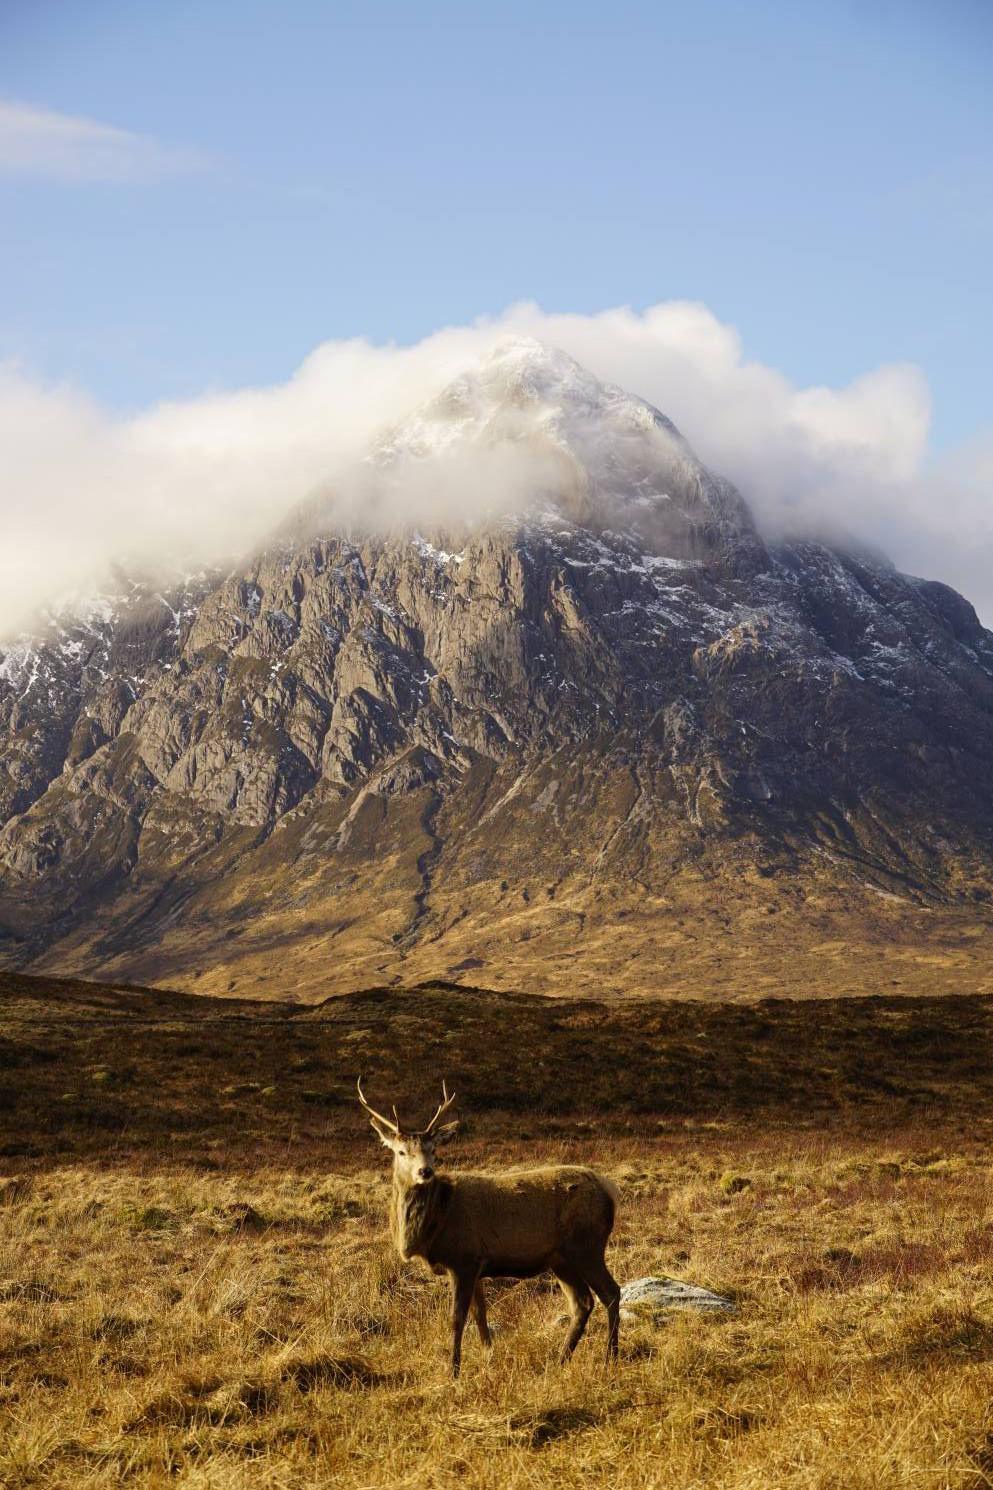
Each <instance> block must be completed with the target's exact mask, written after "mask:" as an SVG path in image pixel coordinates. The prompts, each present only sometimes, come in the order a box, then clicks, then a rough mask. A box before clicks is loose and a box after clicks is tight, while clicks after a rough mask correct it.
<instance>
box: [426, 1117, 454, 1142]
mask: <svg viewBox="0 0 993 1490" xmlns="http://www.w3.org/2000/svg"><path fill="white" fill-rule="evenodd" d="M458 1125H459V1120H458V1118H454V1119H453V1121H452V1122H450V1123H442V1125H441V1127H440V1128H435V1130H434V1132H433V1133H432V1134H431V1137H432V1138H433V1139H434V1141H435V1143H437V1142H438V1141H439V1140H441V1141H442V1142H443V1141H444V1140H445V1139H446V1138H451V1137H452V1136H453V1135H454V1133H455V1130H456V1128H457V1127H458Z"/></svg>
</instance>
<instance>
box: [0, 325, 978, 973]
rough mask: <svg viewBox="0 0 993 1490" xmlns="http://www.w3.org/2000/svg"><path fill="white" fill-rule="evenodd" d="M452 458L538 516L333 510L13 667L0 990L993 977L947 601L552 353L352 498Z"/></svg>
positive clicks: (431, 417)
mask: <svg viewBox="0 0 993 1490" xmlns="http://www.w3.org/2000/svg"><path fill="white" fill-rule="evenodd" d="M439 451H441V452H442V453H443V454H444V456H445V459H446V460H447V458H448V456H449V455H450V454H451V452H453V451H454V452H456V453H457V456H458V462H459V464H457V465H455V466H454V467H453V466H452V465H450V464H449V465H448V466H446V471H447V477H446V479H451V474H452V471H453V470H454V471H455V472H456V473H457V474H458V475H459V477H460V478H461V479H464V480H465V481H466V482H467V483H468V485H467V491H466V507H467V509H470V510H471V509H472V508H473V494H472V492H471V490H470V489H469V486H470V485H471V475H472V471H473V469H474V465H473V462H474V460H476V459H477V457H478V459H479V460H480V462H483V463H485V464H486V466H487V469H488V471H489V472H490V474H492V472H493V470H494V466H493V456H494V452H497V453H498V455H499V458H500V459H501V460H502V459H503V458H504V453H505V452H509V462H510V463H509V464H508V465H507V468H506V469H507V473H508V482H512V484H514V485H515V486H516V487H518V488H520V487H521V484H522V474H523V475H526V474H527V472H528V471H529V470H534V471H536V472H539V473H540V480H538V481H537V489H535V490H533V491H528V492H526V493H525V497H524V499H523V500H520V499H518V500H516V501H515V502H513V503H510V504H502V503H501V501H500V500H499V495H500V494H499V491H497V492H495V493H490V494H489V496H488V498H487V500H488V501H489V503H490V509H489V511H488V514H487V516H486V518H485V520H484V521H474V522H473V523H472V524H469V523H461V522H456V521H455V520H453V519H452V517H451V511H450V510H449V513H448V517H447V518H446V523H445V527H444V530H441V529H438V530H435V531H430V532H427V531H425V530H424V529H423V528H422V530H421V531H416V530H414V529H413V528H412V527H409V526H404V525H403V524H400V523H397V522H394V523H393V526H392V528H391V529H388V531H387V532H386V533H385V534H384V533H382V532H381V533H380V534H379V536H371V535H370V534H369V533H368V532H367V533H366V534H365V535H363V533H362V532H361V531H360V530H359V528H358V526H357V524H356V523H355V522H354V521H352V523H351V527H350V531H348V532H346V531H345V530H343V529H342V528H341V527H340V526H337V527H336V526H335V524H334V519H333V515H332V510H331V509H328V510H322V509H321V508H320V506H319V505H318V506H313V505H312V506H311V508H309V509H308V511H307V512H306V513H298V514H297V515H296V516H295V517H293V518H292V519H291V520H289V521H288V522H287V523H286V524H285V525H284V527H283V528H282V529H281V530H280V534H279V536H278V539H277V540H275V541H274V542H273V543H272V545H271V546H270V547H269V548H267V550H266V551H265V552H263V553H262V554H260V555H258V556H256V557H254V558H253V559H251V560H250V561H249V562H246V563H245V564H244V565H243V566H241V567H240V568H239V569H238V570H237V571H236V572H233V573H230V574H227V575H214V576H202V577H200V578H198V579H197V580H195V581H190V582H188V583H187V584H186V585H184V586H182V587H179V588H175V589H170V590H168V591H163V592H156V591H155V590H154V589H153V588H152V587H150V586H148V585H141V586H133V587H131V588H130V589H127V588H125V589H124V590H122V593H121V594H120V595H118V596H116V597H111V598H109V599H108V600H106V601H105V602H102V603H101V604H100V605H99V606H96V607H94V608H92V609H91V610H90V612H89V613H88V614H86V615H83V616H80V615H76V616H75V617H72V618H69V619H67V618H65V617H63V618H61V619H56V620H55V621H53V622H52V624H51V626H50V628H49V630H48V631H47V633H46V634H45V635H44V636H41V637H39V638H36V639H31V640H24V639H22V640H21V641H19V642H18V643H16V644H14V645H13V646H11V647H10V648H8V649H6V650H5V651H3V652H0V821H2V823H3V824H4V826H3V827H2V829H0V927H2V928H3V931H4V939H3V940H2V941H0V949H2V951H3V955H4V956H5V957H6V959H7V961H8V962H12V963H18V964H21V965H31V966H37V965H43V966H45V967H46V968H49V969H65V970H67V971H68V970H72V971H82V972H84V973H90V974H93V975H96V974H100V975H101V976H104V977H117V978H121V979H125V978H127V979H130V980H133V981H146V982H160V983H163V984H165V983H171V984H176V985H185V986H192V987H198V988H204V989H210V990H212V991H226V990H228V989H236V990H237V991H238V992H239V993H246V992H252V991H255V992H261V993H266V992H268V993H270V994H272V995H275V994H277V993H279V994H289V995H293V994H297V995H299V996H301V997H318V996H321V995H323V994H325V993H327V992H329V991H334V990H338V989H345V988H351V987H356V986H362V985H368V984H371V983H376V982H382V981H388V980H399V981H403V982H411V983H413V982H416V981H418V980H419V979H421V978H425V977H428V976H439V975H440V976H450V977H458V978H464V979H465V980H466V981H468V982H476V983H480V984H487V985H489V986H494V987H513V986H517V987H525V988H537V989H546V990H549V991H556V990H562V991H565V990H569V991H583V990H584V989H585V990H589V991H594V990H595V991H598V992H602V991H604V990H605V989H610V988H616V989H618V990H619V991H649V990H650V991H653V992H665V991H666V990H669V991H673V992H687V993H697V994H711V995H719V994H722V993H724V994H729V995H733V996H740V995H747V994H748V993H751V992H770V991H774V990H778V991H782V992H789V991H795V992H797V993H804V992H838V991H846V990H847V989H850V990H852V991H872V989H873V988H874V987H878V986H879V985H880V983H883V984H885V987H886V988H887V990H888V991H889V990H891V988H892V985H893V984H897V985H903V986H906V987H908V988H911V987H915V986H929V987H933V986H934V985H935V983H937V984H938V985H939V986H947V987H949V988H952V987H955V988H959V987H962V988H973V989H974V988H976V987H982V986H985V981H988V980H984V978H983V977H982V975H981V971H980V970H981V969H982V967H983V965H984V962H985V961H986V960H987V959H988V954H989V946H990V932H991V917H990V913H989V910H988V908H987V902H988V898H989V887H990V884H989V882H990V873H989V866H990V848H991V834H993V635H991V634H990V633H989V632H987V631H985V630H984V629H983V627H982V626H981V625H980V624H979V622H978V620H977V618H976V615H975V612H974V611H973V610H972V607H971V606H969V605H968V603H967V602H966V601H964V600H963V599H962V598H961V597H960V596H958V595H956V594H955V593H954V592H953V591H951V590H949V589H948V588H946V587H945V586H943V585H941V584H938V583H935V582H927V581H923V580H918V579H913V578H909V577H907V576H904V575H901V574H898V573H897V572H896V571H895V570H894V569H893V568H892V567H891V566H890V565H889V564H887V563H886V562H885V561H884V560H882V559H879V558H878V557H871V556H867V555H864V554H862V555H859V554H852V553H842V552H838V551H834V550H832V549H830V548H828V547H825V546H824V545H822V544H818V543H813V542H811V543H793V544H789V545H781V546H778V547H775V548H770V547H767V546H766V545H765V544H764V543H763V541H762V540H761V538H760V537H759V535H758V534H757V533H756V531H755V528H754V525H753V523H752V520H751V517H750V515H749V513H748V511H747V509H746V507H745V504H744V503H743V501H742V499H741V498H740V496H738V494H737V493H736V492H735V491H734V489H733V488H732V487H731V486H729V485H728V483H726V482H724V481H722V480H720V479H718V478H716V477H714V476H712V475H711V474H710V473H709V472H707V471H706V470H705V469H704V468H703V467H702V466H701V465H700V464H699V462H697V461H696V460H695V458H694V457H693V456H692V454H691V452H689V450H688V449H687V447H686V446H685V444H684V443H683V442H682V441H681V439H680V438H679V436H678V435H677V433H676V432H675V431H674V430H673V428H672V426H671V425H669V423H668V421H666V420H665V419H664V418H663V416H661V415H660V414H658V413H657V412H656V411H655V410H652V409H650V408H649V406H648V405H646V404H643V403H642V402H641V401H640V400H637V399H633V398H630V397H628V396H627V395H625V394H622V393H620V391H619V390H614V389H607V388H604V387H603V386H602V385H600V384H598V383H596V381H595V380H594V379H592V378H590V377H589V376H588V375H587V374H585V373H583V372H582V370H581V369H578V368H577V367H576V365H575V364H574V363H572V362H570V360H569V359H567V358H564V357H562V356H561V355H560V354H555V353H549V352H548V351H547V350H546V349H544V348H541V347H538V346H537V345H536V344H531V343H525V344H514V345H512V346H511V347H509V348H507V349H504V350H503V351H502V352H501V353H500V354H498V355H496V356H495V357H493V358H491V359H489V360H488V361H487V362H486V363H484V364H483V365H482V366H481V367H480V368H479V369H478V370H477V371H476V372H475V373H474V374H471V375H468V376H467V377H466V378H464V379H460V380H459V382H458V383H457V384H455V385H453V387H452V389H450V390H449V391H448V393H447V394H446V395H445V396H444V397H443V398H442V399H441V400H438V401H436V402H435V403H433V404H431V405H429V406H427V407H426V408H425V409H423V410H422V411H420V413H419V414H418V415H417V416H416V417H415V419H413V420H411V421H410V422H409V424H408V425H406V426H404V427H402V428H401V429H399V430H395V431H392V432H390V434H389V435H388V436H387V437H385V438H384V440H383V442H382V443H381V445H380V446H379V447H377V449H376V450H375V451H373V452H372V454H371V456H370V463H369V472H370V481H371V482H372V483H373V486H372V488H371V489H372V490H375V489H377V488H376V485H375V483H385V484H386V487H388V484H389V483H390V482H392V483H393V484H394V486H395V487H399V488H400V489H401V490H402V484H403V482H404V480H406V479H409V477H410V473H411V472H412V471H419V472H420V473H421V477H420V479H423V475H424V473H425V472H427V473H430V470H431V466H430V461H431V460H433V459H435V458H436V457H437V455H438V452H439ZM481 452H482V453H481ZM422 462H428V464H427V465H423V466H422V465H421V464H420V463H422ZM529 462H534V464H533V465H529ZM495 469H497V470H498V471H499V469H500V467H499V466H497V467H496V468H495ZM384 489H385V488H384ZM391 510H394V511H395V507H394V508H393V509H391ZM853 953H854V954H857V955H856V956H855V957H854V959H853V956H852V954H853ZM921 979H930V982H928V983H927V984H926V985H922V984H921Z"/></svg>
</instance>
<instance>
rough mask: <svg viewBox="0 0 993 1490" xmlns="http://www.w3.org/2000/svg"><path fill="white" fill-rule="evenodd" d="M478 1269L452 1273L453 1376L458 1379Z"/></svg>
mask: <svg viewBox="0 0 993 1490" xmlns="http://www.w3.org/2000/svg"><path fill="white" fill-rule="evenodd" d="M478 1276H479V1270H478V1268H473V1269H472V1271H471V1272H468V1273H454V1272H453V1273H452V1275H451V1278H452V1376H453V1377H456V1376H458V1374H459V1371H460V1369H461V1366H462V1335H463V1332H464V1330H465V1322H466V1319H467V1317H468V1314H469V1305H470V1304H471V1303H472V1296H473V1294H474V1292H475V1290H476V1279H477V1278H478Z"/></svg>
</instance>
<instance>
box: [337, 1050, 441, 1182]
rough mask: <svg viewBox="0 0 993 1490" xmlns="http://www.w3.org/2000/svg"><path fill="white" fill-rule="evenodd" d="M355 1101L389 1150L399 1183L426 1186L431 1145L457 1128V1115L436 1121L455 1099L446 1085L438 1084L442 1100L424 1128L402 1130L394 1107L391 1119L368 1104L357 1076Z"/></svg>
mask: <svg viewBox="0 0 993 1490" xmlns="http://www.w3.org/2000/svg"><path fill="white" fill-rule="evenodd" d="M357 1086H358V1093H359V1101H360V1102H361V1103H362V1106H363V1107H364V1108H365V1110H366V1112H367V1113H368V1114H369V1121H370V1123H371V1124H372V1126H373V1128H374V1129H375V1131H376V1132H377V1133H378V1134H379V1138H380V1141H381V1142H382V1143H383V1144H384V1145H385V1146H386V1148H388V1149H391V1150H392V1152H393V1173H394V1175H395V1177H396V1179H397V1180H398V1181H399V1182H400V1184H401V1185H404V1186H408V1185H429V1184H430V1183H431V1181H432V1180H433V1179H434V1176H435V1167H436V1166H435V1144H436V1143H437V1142H438V1140H439V1139H442V1140H443V1139H445V1138H448V1137H450V1135H451V1134H452V1133H454V1132H455V1129H456V1128H457V1127H458V1125H459V1123H458V1118H455V1119H453V1120H452V1121H451V1122H449V1123H442V1124H441V1126H440V1127H439V1126H438V1124H439V1121H440V1119H441V1118H442V1117H443V1116H444V1114H445V1113H446V1112H447V1111H448V1109H449V1108H450V1107H451V1105H452V1103H453V1102H454V1101H455V1097H454V1095H453V1096H451V1097H450V1096H449V1095H448V1087H447V1086H446V1085H445V1083H444V1082H442V1083H441V1095H442V1100H441V1103H440V1104H439V1106H438V1110H437V1111H436V1113H435V1115H434V1117H433V1118H432V1119H431V1121H430V1122H429V1123H428V1125H427V1127H426V1128H421V1129H419V1130H414V1129H405V1128H403V1127H402V1126H401V1123H400V1117H399V1114H398V1113H397V1110H396V1107H394V1108H393V1121H392V1122H391V1121H390V1119H389V1118H388V1117H384V1116H383V1114H382V1113H381V1112H377V1111H376V1109H375V1108H374V1107H370V1106H369V1104H368V1102H367V1101H366V1099H365V1095H364V1093H363V1091H362V1078H361V1076H360V1077H359V1079H358V1082H357Z"/></svg>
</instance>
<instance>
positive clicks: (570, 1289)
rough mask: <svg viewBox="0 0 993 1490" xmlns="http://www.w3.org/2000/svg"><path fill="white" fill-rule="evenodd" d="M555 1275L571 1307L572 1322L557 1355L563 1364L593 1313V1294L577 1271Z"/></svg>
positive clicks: (581, 1335) (581, 1336)
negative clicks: (560, 1351) (559, 1353)
mask: <svg viewBox="0 0 993 1490" xmlns="http://www.w3.org/2000/svg"><path fill="white" fill-rule="evenodd" d="M555 1276H556V1278H558V1280H559V1287H560V1288H561V1290H562V1292H563V1293H564V1294H565V1296H566V1298H567V1299H568V1300H569V1306H570V1308H571V1309H572V1324H571V1326H570V1329H569V1333H568V1335H567V1336H566V1338H565V1344H564V1345H563V1346H562V1353H561V1355H560V1356H559V1360H560V1361H561V1362H562V1364H563V1365H564V1364H565V1362H566V1361H567V1360H568V1359H569V1357H570V1356H571V1355H572V1352H573V1351H574V1350H575V1348H576V1346H577V1345H578V1344H579V1342H580V1340H581V1339H582V1338H583V1335H584V1334H585V1332H586V1325H587V1321H588V1320H589V1317H590V1315H591V1314H592V1313H593V1295H592V1293H590V1290H589V1288H588V1287H587V1286H586V1284H585V1282H584V1281H583V1279H582V1277H581V1275H580V1274H579V1273H575V1272H572V1271H570V1272H568V1273H560V1272H556V1274H555Z"/></svg>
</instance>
